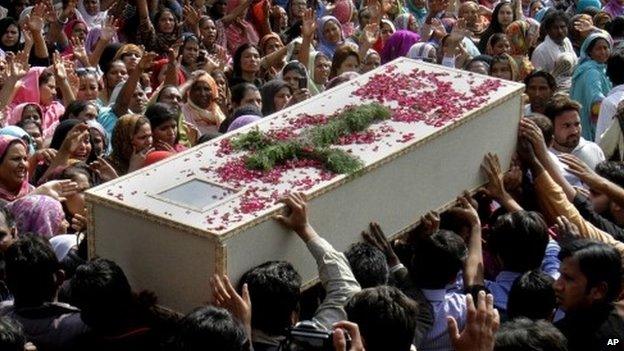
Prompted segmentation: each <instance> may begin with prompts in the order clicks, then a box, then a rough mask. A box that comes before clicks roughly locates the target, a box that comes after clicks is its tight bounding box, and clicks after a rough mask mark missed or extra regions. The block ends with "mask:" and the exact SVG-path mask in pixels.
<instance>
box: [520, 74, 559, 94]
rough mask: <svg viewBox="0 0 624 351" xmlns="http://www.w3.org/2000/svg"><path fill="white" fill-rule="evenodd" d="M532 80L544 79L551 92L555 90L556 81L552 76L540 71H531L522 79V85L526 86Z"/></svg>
mask: <svg viewBox="0 0 624 351" xmlns="http://www.w3.org/2000/svg"><path fill="white" fill-rule="evenodd" d="M533 78H544V79H545V80H546V83H547V84H548V87H549V88H550V89H551V90H552V91H553V92H555V91H556V90H557V81H556V80H555V77H553V75H552V74H550V73H548V72H546V71H542V70H536V71H533V72H531V73H529V74H528V75H527V76H526V77H525V78H524V85H526V86H528V85H529V83H530V82H531V80H532V79H533Z"/></svg>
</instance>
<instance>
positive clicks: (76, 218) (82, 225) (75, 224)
mask: <svg viewBox="0 0 624 351" xmlns="http://www.w3.org/2000/svg"><path fill="white" fill-rule="evenodd" d="M71 227H72V228H73V229H74V230H75V231H76V232H83V231H85V230H86V229H87V217H85V216H83V215H81V214H79V213H76V214H74V215H73V216H72V219H71Z"/></svg>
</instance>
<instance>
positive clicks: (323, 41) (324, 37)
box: [316, 16, 344, 58]
mask: <svg viewBox="0 0 624 351" xmlns="http://www.w3.org/2000/svg"><path fill="white" fill-rule="evenodd" d="M316 35H317V37H318V41H319V42H318V50H319V51H320V52H322V53H323V54H324V55H325V56H327V57H329V58H333V57H334V52H335V51H336V48H337V47H338V46H340V45H341V44H342V43H343V42H344V37H343V35H342V25H341V24H340V21H338V20H337V19H336V17H334V16H323V17H321V18H320V19H319V20H318V24H317V26H316Z"/></svg>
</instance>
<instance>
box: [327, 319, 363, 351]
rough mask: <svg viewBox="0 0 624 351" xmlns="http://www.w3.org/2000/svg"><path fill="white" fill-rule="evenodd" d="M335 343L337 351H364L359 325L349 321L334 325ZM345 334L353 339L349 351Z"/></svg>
mask: <svg viewBox="0 0 624 351" xmlns="http://www.w3.org/2000/svg"><path fill="white" fill-rule="evenodd" d="M333 327H334V335H333V343H334V350H336V351H364V342H363V341H362V335H361V334H360V328H359V327H358V325H357V324H355V323H352V322H347V321H340V322H337V323H335V324H334V326H333ZM345 332H347V333H349V336H350V337H351V346H350V347H349V349H348V350H347V340H346V338H345Z"/></svg>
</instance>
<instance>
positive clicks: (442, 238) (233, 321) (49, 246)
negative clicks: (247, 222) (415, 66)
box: [0, 0, 624, 351]
mask: <svg viewBox="0 0 624 351" xmlns="http://www.w3.org/2000/svg"><path fill="white" fill-rule="evenodd" d="M623 15H624V1H623V0H602V1H601V0H578V1H576V0H530V1H529V0H513V1H511V2H509V1H506V0H502V1H491V0H478V2H476V1H474V0H467V1H463V0H458V1H451V0H229V1H226V0H185V1H184V2H181V1H179V0H131V1H129V0H63V1H53V0H41V1H39V0H0V114H1V119H0V123H1V126H2V128H1V129H0V202H1V206H0V257H1V259H0V349H2V350H34V349H38V350H43V351H47V350H74V349H76V350H78V349H81V350H159V349H163V350H200V349H202V350H203V349H210V350H212V349H214V350H252V349H255V350H285V349H296V347H295V346H294V344H296V343H297V340H295V339H296V338H293V336H292V330H293V328H295V329H297V328H303V329H305V328H307V330H315V331H320V332H321V334H322V335H325V334H323V332H325V333H326V334H327V335H329V339H328V341H326V346H327V347H329V348H331V349H335V350H354V351H355V350H364V349H366V350H371V351H374V350H380V351H394V350H396V351H407V350H411V349H414V348H416V349H418V350H459V351H464V350H466V351H475V350H479V351H485V350H558V351H563V350H624V306H623V302H624V291H623V285H622V283H623V278H624V271H623V268H622V264H623V256H624V164H623V163H622V162H623V161H624V132H623V131H624V103H623V102H622V101H624V44H622V42H623V40H624V17H623ZM403 56H405V57H409V58H412V59H415V60H421V61H426V62H429V63H433V64H439V65H443V66H447V67H453V68H458V69H463V70H467V71H471V72H475V73H479V74H484V75H490V76H493V77H497V78H501V79H506V80H512V81H518V82H524V84H525V86H526V90H525V93H526V94H525V98H526V105H525V109H524V116H523V118H522V120H521V122H520V124H519V135H518V146H517V150H516V153H515V156H514V158H513V160H512V164H511V167H510V169H509V171H504V170H506V169H508V167H507V166H508V165H501V164H500V162H499V161H498V157H497V156H496V155H495V154H488V155H484V161H483V165H482V168H483V171H484V174H485V176H486V177H487V179H488V183H487V185H486V186H485V187H484V188H483V189H481V190H479V191H478V192H476V193H475V194H468V193H465V194H458V195H459V197H458V199H457V203H456V205H455V206H453V207H452V208H450V209H448V210H446V211H445V212H443V213H439V214H438V213H436V212H433V211H432V212H429V213H427V214H426V215H425V216H423V217H422V218H421V219H420V224H419V225H418V226H417V227H416V228H415V229H413V230H412V231H410V232H409V233H407V234H406V235H404V236H401V237H399V238H397V239H395V240H393V241H388V239H387V236H386V235H385V234H384V233H383V231H382V229H381V228H382V225H383V223H381V224H377V223H371V226H370V228H369V229H368V230H367V231H365V232H364V233H363V238H362V239H363V240H362V242H360V243H354V244H353V245H352V246H351V247H349V249H348V250H347V251H345V252H338V251H337V250H336V249H334V247H333V246H332V244H331V243H329V242H327V241H326V240H324V239H323V238H322V234H323V233H316V231H315V230H314V228H313V227H312V226H311V225H310V221H309V220H308V217H309V216H311V217H314V213H311V214H308V213H307V212H308V211H307V205H306V198H305V196H304V195H303V194H300V193H293V194H290V195H288V196H287V197H286V198H284V199H283V200H282V201H283V202H284V203H285V204H286V206H287V207H288V209H289V213H288V214H287V215H283V216H278V217H277V220H278V221H280V222H281V223H282V224H283V225H284V226H285V227H286V228H288V229H291V230H292V231H294V232H295V233H297V235H299V237H300V238H301V239H302V241H303V242H304V244H305V245H306V246H307V248H308V249H309V251H310V254H311V255H312V256H313V257H314V259H315V261H316V263H317V265H318V273H319V277H320V281H321V284H320V285H321V286H320V287H319V288H318V289H314V290H311V291H308V292H306V295H305V298H304V293H303V291H302V282H301V277H300V276H299V274H298V272H297V271H296V270H295V269H294V267H293V266H292V265H291V264H290V263H288V262H283V261H270V262H266V263H264V264H262V265H260V266H257V267H254V268H252V269H251V270H249V271H248V272H247V273H246V274H245V275H244V276H243V277H242V278H241V280H240V281H239V282H230V280H229V279H228V277H227V276H215V277H213V278H212V283H211V286H212V287H213V291H212V292H206V294H207V300H208V299H209V295H211V294H212V295H211V296H212V298H211V301H212V303H211V305H207V306H198V308H197V309H196V310H194V311H192V312H190V313H189V314H187V315H179V314H178V313H175V312H172V311H168V310H164V309H162V308H160V307H159V305H158V304H157V297H156V296H154V294H153V293H150V292H135V291H133V289H132V287H131V286H130V284H129V282H128V279H127V278H126V276H125V274H124V272H123V270H122V269H121V268H120V267H119V266H118V265H117V264H116V263H115V262H112V261H110V260H106V259H103V258H97V259H93V258H92V260H89V259H88V257H87V240H86V239H85V235H84V233H85V232H86V229H87V226H88V221H87V218H86V205H85V200H84V196H83V192H84V191H85V190H87V189H89V188H91V187H93V186H96V185H99V184H101V183H103V182H106V181H109V180H112V179H114V178H117V177H119V176H122V175H124V174H127V173H129V172H132V171H135V170H138V169H140V168H142V167H145V166H146V165H149V164H152V163H154V162H157V161H159V160H162V159H164V158H167V157H170V156H172V155H174V154H176V153H178V152H181V151H183V150H186V149H187V148H190V147H193V146H195V145H198V144H199V143H202V142H205V141H207V140H210V139H212V138H214V137H216V136H218V135H221V134H224V133H228V132H231V131H232V130H235V129H237V128H240V127H242V126H244V125H246V124H249V123H253V122H255V121H257V120H259V119H261V118H262V117H263V116H268V115H271V114H273V113H275V112H277V111H280V110H282V109H284V108H286V107H288V106H290V105H293V104H296V103H299V102H301V101H304V100H306V99H308V98H310V97H311V96H314V95H317V94H319V93H322V92H323V91H325V90H326V89H330V88H332V87H334V86H336V85H339V84H342V83H344V82H346V81H348V80H350V79H353V78H354V77H357V76H358V75H359V74H363V73H366V72H368V71H370V70H372V69H374V68H376V67H378V66H380V65H381V64H384V63H387V62H390V61H392V60H394V59H396V58H398V57H403ZM500 118H511V116H500ZM416 166H417V165H416ZM420 186H427V185H426V184H421V185H420ZM414 201H418V199H414ZM371 220H374V219H371ZM336 230H339V229H338V228H336ZM180 269H192V267H180ZM315 301H318V303H314V302H315ZM300 321H301V322H300ZM316 335H318V334H316ZM299 347H301V346H299ZM303 349H306V348H305V347H303ZM308 349H309V348H308ZM326 349H327V348H326Z"/></svg>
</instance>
